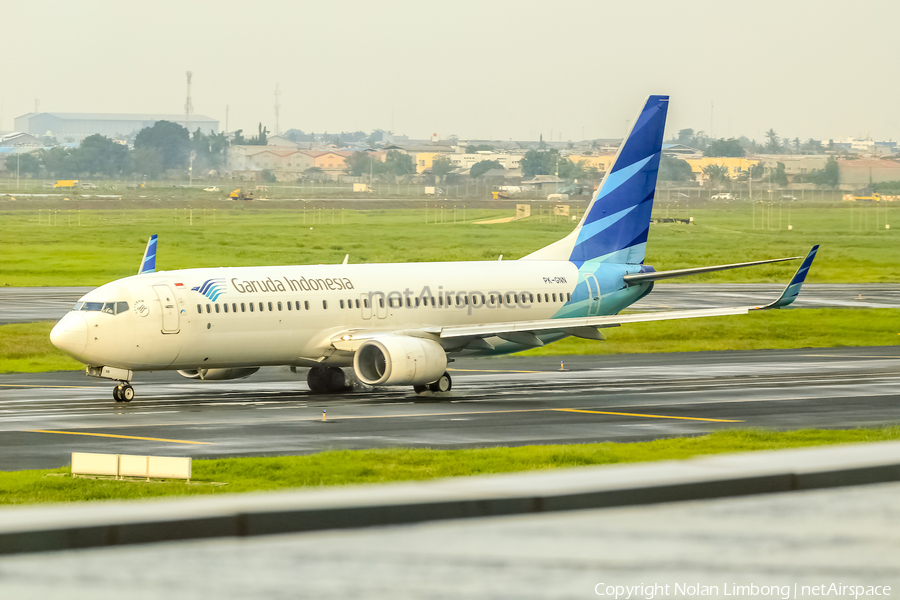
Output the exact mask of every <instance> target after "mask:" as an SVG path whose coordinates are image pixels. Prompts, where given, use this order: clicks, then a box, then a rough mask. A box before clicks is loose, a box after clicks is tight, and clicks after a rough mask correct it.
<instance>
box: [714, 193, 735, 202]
mask: <svg viewBox="0 0 900 600" xmlns="http://www.w3.org/2000/svg"><path fill="white" fill-rule="evenodd" d="M734 199H735V198H734V196H732V195H731V194H730V193H729V192H724V193H721V194H716V195H715V196H711V197H710V200H734Z"/></svg>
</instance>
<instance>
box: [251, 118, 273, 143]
mask: <svg viewBox="0 0 900 600" xmlns="http://www.w3.org/2000/svg"><path fill="white" fill-rule="evenodd" d="M268 135H269V130H268V129H266V128H265V127H263V124H262V123H260V124H259V133H257V134H256V135H254V136H253V137H252V138H250V139H249V140H247V145H248V146H267V145H268V144H269V138H268Z"/></svg>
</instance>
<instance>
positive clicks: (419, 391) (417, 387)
mask: <svg viewBox="0 0 900 600" xmlns="http://www.w3.org/2000/svg"><path fill="white" fill-rule="evenodd" d="M413 391H414V392H415V393H417V394H423V393H425V392H427V391H428V386H427V385H414V386H413Z"/></svg>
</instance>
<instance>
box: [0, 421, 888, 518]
mask: <svg viewBox="0 0 900 600" xmlns="http://www.w3.org/2000/svg"><path fill="white" fill-rule="evenodd" d="M897 439H900V427H885V428H881V429H850V430H843V431H834V430H821V429H807V430H799V431H792V432H784V433H778V432H770V431H759V430H745V431H722V432H717V433H712V434H709V435H704V436H699V437H689V438H673V439H664V440H655V441H652V442H637V443H613V442H608V443H602V444H573V445H566V446H523V447H519V448H484V449H474V450H424V449H405V448H398V449H386V450H341V451H331V452H321V453H318V454H312V455H308V456H282V457H267V458H224V459H218V460H195V461H193V477H194V481H195V482H197V483H198V484H199V485H198V484H191V485H186V484H185V483H183V482H181V483H175V482H166V483H144V482H136V481H114V480H109V479H83V478H78V479H73V478H71V477H68V476H65V475H57V474H60V473H62V474H64V473H68V469H67V468H65V469H54V470H46V471H14V472H5V473H0V504H6V505H22V504H38V503H46V502H84V501H92V500H113V499H138V498H154V497H162V496H190V495H201V494H227V493H239V492H253V491H271V490H284V489H299V488H313V487H321V486H332V485H349V484H365V483H387V482H395V481H422V480H426V479H437V478H440V477H461V476H468V475H485V474H491V473H511V472H517V471H534V470H543V469H558V468H566V467H581V466H588V465H608V464H621V463H635V462H648V461H658V460H671V459H684V458H690V457H693V456H700V455H707V454H721V453H726V452H748V451H758V450H780V449H786V448H800V447H806V446H821V445H829V444H842V443H851V442H876V441H887V440H897ZM212 482H217V483H225V484H227V485H224V486H214V485H203V484H204V483H207V484H210V483H212Z"/></svg>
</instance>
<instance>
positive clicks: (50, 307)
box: [0, 283, 900, 324]
mask: <svg viewBox="0 0 900 600" xmlns="http://www.w3.org/2000/svg"><path fill="white" fill-rule="evenodd" d="M91 289H93V288H90V287H32V288H13V287H9V288H0V324H5V323H27V322H31V321H47V320H58V319H60V318H62V316H63V315H64V314H66V312H68V311H69V310H70V309H71V308H72V305H74V304H75V302H76V301H77V300H78V299H79V298H81V297H82V296H83V295H85V294H86V293H88V292H89V291H91ZM783 289H784V285H783V284H771V283H722V284H711V283H709V284H708V283H660V284H656V286H655V287H654V289H653V292H652V293H651V294H650V295H649V296H647V297H646V298H644V299H643V300H641V301H640V302H638V303H637V304H635V305H634V306H633V307H632V309H634V310H648V311H649V310H687V309H699V308H718V307H724V306H748V305H756V304H762V303H767V302H771V301H772V300H774V299H775V298H777V297H778V294H780V293H781V290H783ZM794 306H797V307H799V308H825V307H838V308H900V284H886V283H846V284H845V283H839V284H805V285H804V286H803V291H802V292H801V294H800V297H799V298H798V299H797V302H796V303H795V304H794Z"/></svg>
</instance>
